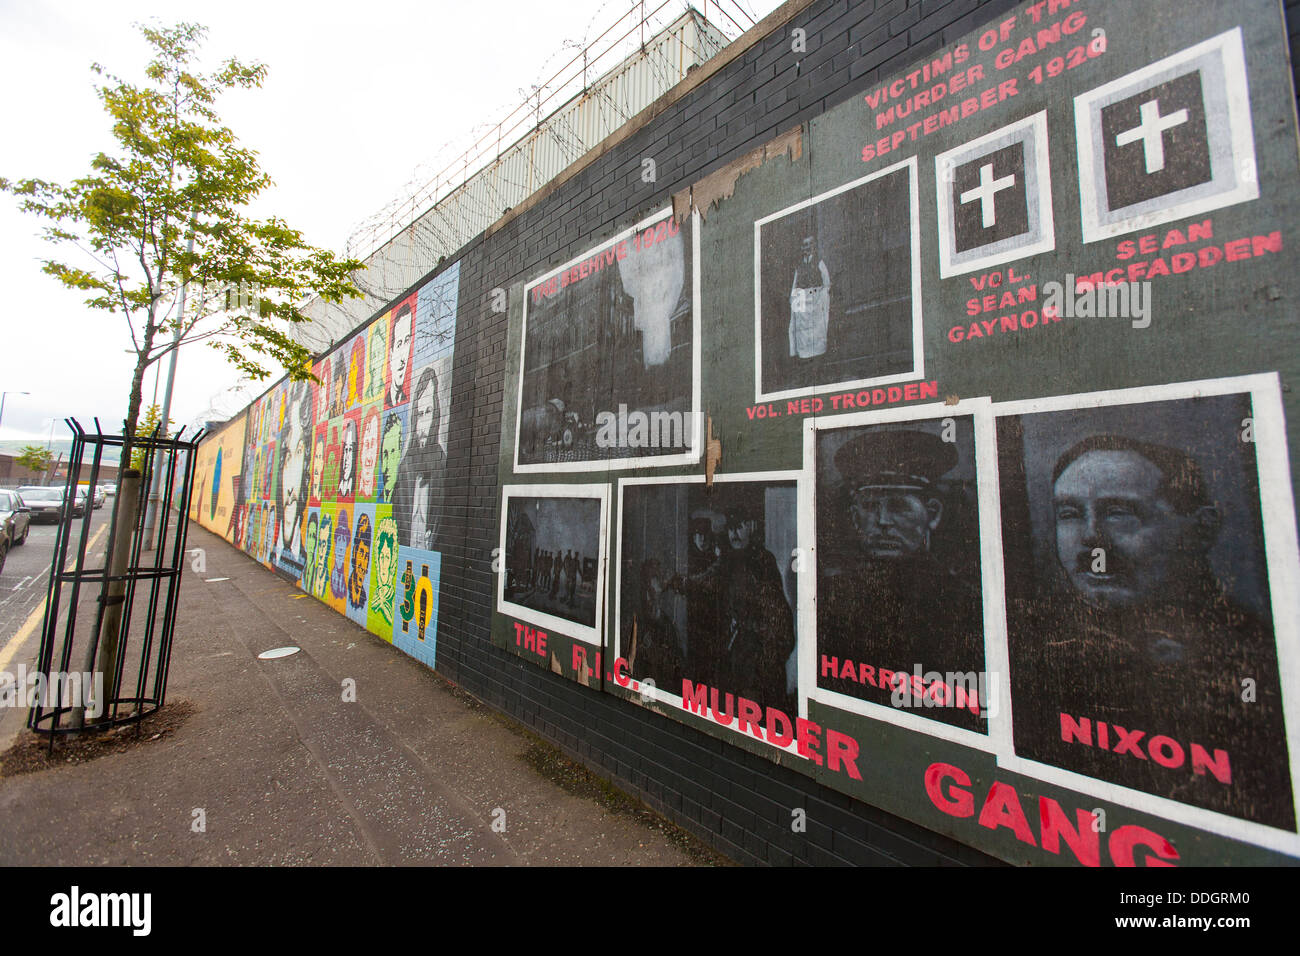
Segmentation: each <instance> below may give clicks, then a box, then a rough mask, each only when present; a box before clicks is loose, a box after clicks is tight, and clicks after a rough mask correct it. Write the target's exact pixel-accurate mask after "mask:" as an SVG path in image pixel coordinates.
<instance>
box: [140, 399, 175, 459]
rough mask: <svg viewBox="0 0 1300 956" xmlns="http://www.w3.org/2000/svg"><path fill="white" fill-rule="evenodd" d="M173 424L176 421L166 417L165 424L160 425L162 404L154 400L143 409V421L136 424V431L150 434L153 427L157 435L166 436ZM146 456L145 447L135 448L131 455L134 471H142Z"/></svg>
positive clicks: (147, 454) (147, 455)
mask: <svg viewBox="0 0 1300 956" xmlns="http://www.w3.org/2000/svg"><path fill="white" fill-rule="evenodd" d="M174 424H176V423H175V422H173V421H172V420H171V419H170V418H169V419H167V424H166V425H162V406H161V405H159V404H158V403H157V402H154V403H153V404H152V405H150V406H149V407H148V408H147V409H145V413H144V421H142V422H140V423H139V424H138V425H137V426H136V431H137V432H138V433H139V434H141V435H152V434H153V432H154V429H155V428H157V429H158V437H159V438H166V437H167V436H168V435H170V434H171V428H172V425H174ZM159 426H162V427H159ZM148 457H149V453H148V451H147V450H146V449H144V448H137V449H136V450H135V452H133V453H132V455H131V467H132V468H134V469H136V471H144V465H145V459H146V458H148Z"/></svg>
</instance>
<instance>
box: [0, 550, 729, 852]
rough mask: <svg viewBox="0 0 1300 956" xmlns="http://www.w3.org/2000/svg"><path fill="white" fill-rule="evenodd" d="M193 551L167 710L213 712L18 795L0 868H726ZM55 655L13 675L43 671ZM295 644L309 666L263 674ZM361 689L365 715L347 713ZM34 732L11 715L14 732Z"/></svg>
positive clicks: (408, 668) (230, 558) (437, 688)
mask: <svg viewBox="0 0 1300 956" xmlns="http://www.w3.org/2000/svg"><path fill="white" fill-rule="evenodd" d="M189 545H190V547H201V548H204V549H205V552H206V564H207V567H206V571H205V572H204V573H199V574H195V573H192V572H191V571H189V570H187V571H186V574H185V579H184V583H183V585H182V590H181V607H180V613H179V616H178V623H177V638H176V644H175V647H174V650H173V654H172V665H171V675H170V680H169V684H168V692H167V693H168V700H169V701H176V700H178V699H183V700H185V701H189V702H191V703H192V704H193V705H194V707H195V712H194V713H193V715H192V716H190V717H189V718H188V719H186V720H185V721H184V722H183V723H181V724H180V725H179V727H177V729H176V730H175V731H174V732H171V733H168V734H166V735H164V736H163V737H162V738H161V739H159V740H145V741H144V742H142V743H140V744H136V745H134V746H132V747H131V748H129V749H127V750H125V751H124V752H121V753H111V754H108V755H106V756H102V757H99V758H98V759H95V760H92V761H89V762H86V763H84V764H75V765H68V766H59V767H55V768H54V769H49V770H43V771H40V772H38V773H31V774H22V775H17V776H11V777H0V863H4V864H58V865H110V864H127V865H131V864H153V865H189V864H199V865H211V864H217V865H220V864H237V865H293V864H344V865H367V864H434V865H443V864H450V865H584V864H604V865H645V864H649V865H690V864H692V863H695V862H699V861H700V860H706V861H707V860H709V855H708V854H707V852H704V851H702V850H701V848H699V844H698V843H695V841H693V840H692V839H691V838H689V837H686V836H685V835H684V834H682V833H681V832H680V831H677V830H675V828H673V827H671V825H669V824H667V823H666V822H663V821H662V820H659V819H658V818H655V817H653V816H652V815H651V814H648V813H637V812H635V810H636V805H635V804H633V803H632V802H631V801H626V802H624V801H621V800H617V799H615V800H614V801H613V802H612V803H611V802H610V801H609V800H608V799H605V800H598V799H593V797H592V796H590V795H588V794H586V793H583V792H574V791H573V788H572V787H565V786H562V785H561V783H562V782H563V779H561V780H560V781H559V782H557V780H556V779H554V777H555V776H556V775H555V774H547V775H543V774H542V773H539V772H538V771H537V770H536V769H534V767H536V766H548V765H549V766H555V765H556V763H557V761H558V762H559V764H561V765H567V762H565V761H563V759H562V758H559V757H558V755H557V754H556V753H554V752H550V753H545V752H546V751H549V750H550V748H548V747H546V745H544V744H541V743H540V742H539V741H537V740H536V738H533V737H531V735H528V734H526V733H523V732H521V730H520V729H518V728H516V727H514V726H513V725H511V724H509V723H508V722H507V721H505V720H504V719H502V718H499V717H498V716H496V715H494V714H493V713H492V712H491V711H489V710H488V709H487V708H486V707H483V706H482V705H479V704H477V703H476V702H475V701H473V700H472V699H469V698H468V697H467V696H466V695H464V694H463V693H462V692H460V691H459V690H458V689H456V688H454V687H453V686H452V685H450V684H449V683H448V682H446V681H445V680H443V679H442V678H440V677H439V676H437V675H436V674H434V673H432V672H431V671H429V670H428V669H427V668H425V667H424V666H423V665H421V664H419V663H418V662H416V661H415V660H413V659H411V658H409V657H407V656H406V655H405V654H403V653H402V652H400V651H398V650H397V649H395V648H393V647H392V646H390V645H388V644H386V643H384V642H383V641H380V640H379V639H378V638H375V637H373V636H372V635H370V634H368V633H366V632H365V631H364V630H362V629H361V628H358V627H357V626H356V625H354V624H352V623H351V622H350V621H348V620H346V619H345V618H343V617H342V616H341V615H338V614H336V613H334V612H333V611H331V610H329V609H328V608H327V607H325V606H324V605H322V604H320V603H319V602H317V601H316V600H314V599H313V598H310V597H306V596H304V595H303V594H302V592H301V591H298V590H297V589H296V588H294V587H292V586H290V585H288V584H286V583H285V582H284V581H282V580H280V579H279V578H277V577H276V576H275V575H274V574H272V573H271V572H269V571H267V570H266V569H265V568H263V567H261V566H260V565H258V564H256V563H255V562H253V561H252V560H250V559H249V558H248V557H246V556H245V555H243V554H241V553H240V552H238V551H236V550H235V549H234V548H232V547H230V546H229V545H227V544H226V543H225V542H224V541H222V540H221V539H219V538H217V537H216V536H214V535H212V534H210V533H208V532H207V531H204V530H203V529H201V528H199V527H197V526H192V527H191V531H190V540H189ZM218 578H225V580H213V579H218ZM38 639H39V635H38V634H37V635H35V637H33V638H30V639H29V640H28V641H27V642H26V643H25V645H24V646H23V647H22V648H21V649H20V650H19V651H18V652H17V653H16V654H15V655H14V656H13V658H12V661H13V663H12V664H11V665H10V668H9V669H10V670H12V669H13V667H14V666H16V664H17V663H18V662H20V661H23V660H26V661H28V662H29V663H30V661H31V660H33V659H34V657H35V651H36V641H37V640H38ZM289 644H293V645H297V646H299V647H301V648H302V650H301V652H299V653H298V654H296V655H293V656H291V657H286V658H282V659H279V660H272V661H261V660H258V659H257V656H256V655H257V654H258V653H259V652H261V651H264V650H266V649H268V648H272V647H277V646H281V645H289ZM0 650H2V649H0ZM347 678H351V679H352V680H354V681H355V688H356V701H355V702H346V701H345V700H344V699H343V698H344V696H345V695H344V693H343V688H344V681H345V679H347ZM24 717H25V712H23V711H17V710H10V711H9V712H7V713H6V714H4V716H3V722H0V731H3V730H7V731H8V732H10V733H12V732H15V731H16V730H17V729H18V728H21V725H22V720H23V718H24ZM23 733H26V731H23ZM4 736H5V734H4V733H3V732H0V738H3V737H4ZM539 754H544V756H541V757H539ZM584 773H585V772H584V771H581V770H577V769H573V768H569V769H568V770H566V771H565V772H564V773H563V774H560V775H559V776H560V777H561V778H563V777H565V776H569V777H573V778H581V777H582V776H583V775H584ZM587 789H588V790H590V791H593V792H594V791H598V790H599V788H595V787H588V788H587ZM200 821H201V822H202V824H203V826H202V827H200V826H199V822H200ZM647 821H649V822H647ZM494 824H495V826H494Z"/></svg>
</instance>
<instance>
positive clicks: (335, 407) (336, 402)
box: [330, 361, 348, 415]
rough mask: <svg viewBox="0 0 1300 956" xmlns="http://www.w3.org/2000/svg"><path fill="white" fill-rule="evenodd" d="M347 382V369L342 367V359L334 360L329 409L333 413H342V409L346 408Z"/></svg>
mask: <svg viewBox="0 0 1300 956" xmlns="http://www.w3.org/2000/svg"><path fill="white" fill-rule="evenodd" d="M347 382H348V376H347V369H346V368H344V367H343V363H342V361H339V362H336V363H335V365H334V390H333V392H332V398H331V402H332V407H331V409H330V410H331V412H333V414H335V415H341V414H343V410H344V409H345V408H347V404H348V394H347V387H348V385H347Z"/></svg>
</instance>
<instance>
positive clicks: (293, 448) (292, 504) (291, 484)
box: [280, 429, 307, 548]
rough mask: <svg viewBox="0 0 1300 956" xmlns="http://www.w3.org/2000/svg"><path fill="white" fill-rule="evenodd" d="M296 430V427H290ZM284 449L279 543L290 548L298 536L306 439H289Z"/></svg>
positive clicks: (300, 519) (281, 465)
mask: <svg viewBox="0 0 1300 956" xmlns="http://www.w3.org/2000/svg"><path fill="white" fill-rule="evenodd" d="M291 432H297V429H291ZM291 441H292V444H287V445H286V447H285V450H284V460H283V461H281V462H280V517H281V519H282V525H281V531H280V545H281V547H282V548H292V547H293V546H294V545H295V544H296V542H297V538H298V526H299V524H300V523H301V521H302V506H303V502H302V491H303V475H304V473H305V470H306V467H307V446H306V440H305V439H304V438H302V437H298V438H296V439H291Z"/></svg>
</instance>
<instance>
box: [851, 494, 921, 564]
mask: <svg viewBox="0 0 1300 956" xmlns="http://www.w3.org/2000/svg"><path fill="white" fill-rule="evenodd" d="M942 511H943V507H942V505H941V504H940V502H939V500H938V499H937V498H929V499H925V498H923V497H922V496H921V495H919V494H915V493H912V492H909V491H906V490H902V489H890V488H859V489H858V490H857V491H855V492H854V493H853V503H852V505H851V507H850V509H849V517H850V519H851V520H852V522H853V527H854V528H855V529H856V530H857V532H858V541H859V543H860V545H861V547H862V550H863V551H864V552H866V553H867V555H868V556H870V557H871V558H874V559H882V560H893V559H896V558H914V557H917V556H919V555H923V554H928V553H929V551H930V534H931V532H932V531H934V529H935V528H937V527H938V525H939V519H940V515H941V514H942Z"/></svg>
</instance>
